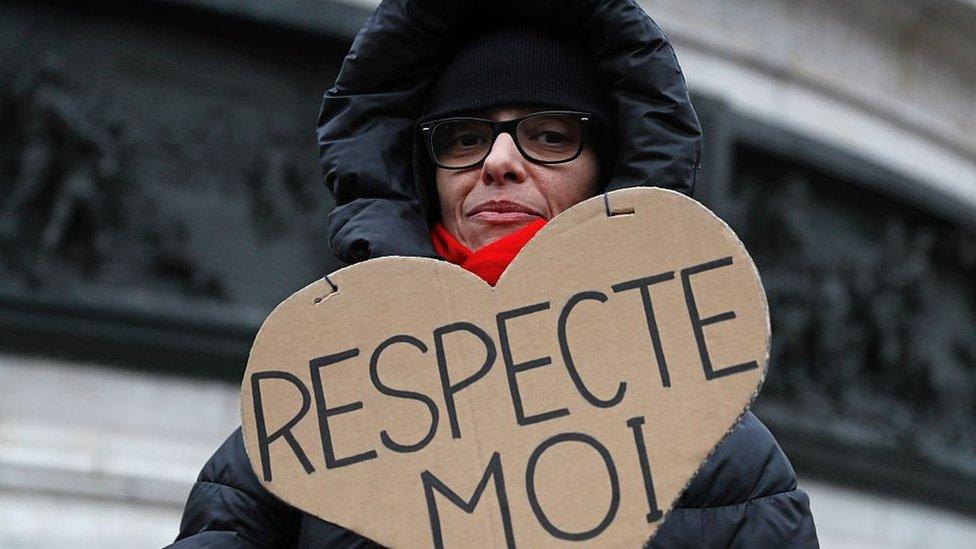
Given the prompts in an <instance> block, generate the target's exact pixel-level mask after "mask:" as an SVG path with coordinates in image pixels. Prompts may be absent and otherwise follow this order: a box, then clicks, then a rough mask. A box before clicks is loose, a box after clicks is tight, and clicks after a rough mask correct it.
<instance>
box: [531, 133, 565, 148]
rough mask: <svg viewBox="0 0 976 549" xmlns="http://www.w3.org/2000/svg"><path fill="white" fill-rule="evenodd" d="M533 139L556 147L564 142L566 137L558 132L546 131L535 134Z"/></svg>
mask: <svg viewBox="0 0 976 549" xmlns="http://www.w3.org/2000/svg"><path fill="white" fill-rule="evenodd" d="M533 139H537V140H539V141H542V142H543V143H546V144H549V145H558V144H560V143H562V142H564V141H566V135H565V134H562V133H559V132H554V131H546V132H539V133H537V134H535V137H533Z"/></svg>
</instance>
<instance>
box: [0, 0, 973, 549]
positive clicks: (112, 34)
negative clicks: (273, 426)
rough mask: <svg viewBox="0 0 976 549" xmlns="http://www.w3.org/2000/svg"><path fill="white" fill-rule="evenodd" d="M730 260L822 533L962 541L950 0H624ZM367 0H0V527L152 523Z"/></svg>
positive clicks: (962, 78) (308, 185)
mask: <svg viewBox="0 0 976 549" xmlns="http://www.w3.org/2000/svg"><path fill="white" fill-rule="evenodd" d="M641 4H642V5H643V6H644V8H645V10H646V11H647V12H648V13H649V14H650V15H651V16H652V17H653V18H654V19H655V20H656V21H657V22H658V23H659V24H660V25H661V27H662V28H663V29H664V31H665V32H666V33H667V34H668V36H669V37H670V38H671V40H672V41H673V43H674V45H675V49H676V50H677V54H678V57H679V59H680V62H681V64H682V66H683V69H684V72H685V75H686V77H687V80H688V83H689V85H690V87H691V90H692V92H693V99H694V102H695V106H696V108H697V109H698V112H699V114H700V116H701V119H702V124H703V127H704V130H705V136H706V146H705V159H706V161H705V167H704V169H703V173H702V177H701V178H700V179H699V185H698V189H697V195H696V196H697V198H698V199H699V200H701V201H703V202H704V203H705V204H707V205H708V206H710V207H711V208H712V209H714V210H715V211H716V212H717V213H718V214H719V215H721V216H722V217H723V218H725V219H726V220H728V221H729V222H730V224H731V225H732V226H733V228H734V229H735V230H736V231H737V232H738V233H739V235H740V236H741V237H742V239H743V240H744V241H745V243H746V246H747V247H748V249H749V250H750V252H751V253H752V255H753V256H754V258H755V260H756V262H757V263H758V265H759V269H760V273H761V274H762V277H763V280H764V283H765V285H766V289H767V292H768V294H769V298H770V306H771V311H772V319H773V334H774V337H773V357H772V362H771V365H770V373H769V376H768V379H767V383H766V386H765V388H764V391H763V394H762V396H761V398H760V400H759V403H758V405H757V407H756V411H757V413H758V415H759V416H760V417H761V418H762V419H763V420H764V421H765V422H766V423H767V424H768V425H769V426H770V428H771V430H772V431H773V432H774V434H775V435H776V437H777V438H778V440H779V441H780V442H781V444H782V445H783V447H784V449H785V451H786V452H787V454H788V455H789V456H790V458H791V459H792V461H793V464H794V465H795V467H796V469H797V472H798V474H799V476H800V482H801V485H802V486H803V487H804V488H805V489H806V490H807V491H808V492H809V494H810V496H811V499H812V505H813V511H814V516H815V519H816V523H817V528H818V531H819V534H820V538H821V542H822V544H823V546H824V547H858V548H860V547H866V548H873V547H878V548H881V547H885V548H909V547H926V548H932V547H976V0H941V1H932V0H857V1H852V0H738V1H735V2H730V1H728V0H655V1H652V2H648V1H644V2H641ZM375 5H376V2H375V1H373V0H130V1H128V2H116V1H107V0H106V1H95V0H90V1H87V2H77V1H76V2H54V1H42V0H32V1H30V2H18V1H10V0H0V547H3V548H19V547H59V548H60V547H120V548H121V547H126V548H129V547H158V546H162V545H165V544H166V543H168V542H169V541H171V540H172V538H173V537H174V536H175V535H176V533H177V530H178V526H179V520H180V515H181V513H182V507H183V503H184V502H185V499H186V496H187V493H188V491H189V488H190V485H191V484H192V482H193V481H194V479H195V478H196V475H197V473H198V471H199V469H200V467H201V466H202V465H203V463H204V462H205V461H206V459H207V458H208V457H209V456H210V454H211V453H212V452H213V450H214V449H215V448H216V447H217V446H218V445H219V444H220V443H221V442H222V441H223V439H224V438H225V437H226V436H227V435H228V434H229V433H230V432H231V430H233V429H234V428H235V426H236V425H237V424H238V421H239V420H238V391H239V385H238V384H239V382H240V377H241V374H242V372H243V368H244V364H245V362H246V357H247V352H248V349H249V346H250V343H251V340H252V338H253V336H254V334H255V332H256V330H257V328H258V326H259V325H260V323H261V321H262V320H263V319H264V317H265V315H266V314H267V313H268V312H270V310H271V308H272V307H273V306H274V305H276V304H277V303H278V302H279V301H280V300H281V299H283V298H285V297H287V296H288V295H289V294H290V293H291V292H293V291H294V290H296V289H298V288H300V287H302V286H304V285H305V284H306V283H308V282H310V281H312V280H314V279H315V278H318V277H320V276H322V275H323V274H324V273H326V272H328V271H330V270H332V269H334V268H336V267H338V264H337V263H336V262H335V260H334V259H333V258H332V257H331V255H330V254H329V252H328V247H327V244H326V242H325V231H324V229H325V215H326V213H327V211H328V210H329V209H330V208H331V207H332V202H331V199H330V197H329V196H328V193H327V191H326V189H325V187H324V186H323V185H322V183H321V181H320V178H319V176H318V172H317V153H316V146H315V122H316V118H317V114H318V108H319V103H320V99H321V95H322V93H324V92H325V90H326V89H328V88H329V87H330V86H331V85H332V82H333V81H334V78H335V76H336V72H337V70H338V68H339V66H340V63H341V61H342V58H343V56H344V55H345V53H346V51H347V50H348V47H349V45H350V43H351V40H352V38H353V37H354V35H355V33H356V31H357V30H358V29H359V27H360V25H361V24H362V23H363V21H364V20H365V19H366V17H368V15H369V13H370V12H371V10H372V8H373V7H375Z"/></svg>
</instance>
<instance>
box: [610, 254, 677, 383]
mask: <svg viewBox="0 0 976 549" xmlns="http://www.w3.org/2000/svg"><path fill="white" fill-rule="evenodd" d="M673 279H674V271H668V272H666V273H661V274H657V275H654V276H647V277H644V278H637V279H634V280H628V281H627V282H621V283H620V284H614V285H613V286H611V289H612V290H613V291H614V292H623V291H627V290H634V289H637V290H640V295H641V303H643V305H644V320H645V321H646V322H647V331H648V333H650V335H651V345H652V346H653V347H654V356H655V357H656V358H657V369H658V372H659V373H660V374H661V385H662V386H664V387H670V386H671V375H670V374H669V373H668V362H667V360H665V358H664V347H663V346H662V345H661V333H660V331H658V328H657V319H656V318H654V305H653V303H652V302H651V286H653V285H655V284H657V283H659V282H665V281H668V280H673Z"/></svg>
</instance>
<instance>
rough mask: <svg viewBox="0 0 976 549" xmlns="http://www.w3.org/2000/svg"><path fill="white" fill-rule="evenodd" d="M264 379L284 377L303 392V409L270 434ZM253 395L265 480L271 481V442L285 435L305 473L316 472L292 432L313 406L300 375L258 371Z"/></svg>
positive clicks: (253, 377)
mask: <svg viewBox="0 0 976 549" xmlns="http://www.w3.org/2000/svg"><path fill="white" fill-rule="evenodd" d="M263 379H283V380H285V381H287V382H289V383H291V384H292V385H294V386H295V387H298V391H299V392H300V393H301V394H302V408H301V410H299V411H298V413H297V414H295V416H294V417H292V418H291V419H289V420H288V422H287V423H285V424H284V425H283V426H281V428H280V429H278V430H277V431H275V432H274V433H271V434H270V435H269V434H268V426H267V425H266V424H265V419H264V403H263V402H262V401H261V380H263ZM251 397H252V398H253V399H254V423H255V424H256V426H257V429H258V449H259V452H260V454H261V472H262V473H263V476H264V481H265V482H271V452H270V450H269V449H270V447H271V443H272V442H274V441H275V440H277V439H278V438H280V437H285V442H287V443H288V446H289V447H290V448H291V451H292V452H294V453H295V457H297V458H298V461H300V462H301V464H302V467H303V468H304V469H305V473H306V474H310V473H313V472H315V468H314V467H312V462H311V461H309V460H308V456H306V455H305V452H304V451H303V450H302V447H301V446H300V445H299V444H298V441H297V440H295V435H293V434H292V432H291V430H292V428H293V427H295V425H296V424H297V423H298V422H299V421H301V419H302V418H303V417H305V414H307V413H308V409H309V408H311V406H312V397H311V396H310V395H309V394H308V388H307V387H305V384H304V383H302V382H301V380H300V379H298V376H296V375H295V374H292V373H289V372H279V371H273V372H258V373H256V374H252V375H251Z"/></svg>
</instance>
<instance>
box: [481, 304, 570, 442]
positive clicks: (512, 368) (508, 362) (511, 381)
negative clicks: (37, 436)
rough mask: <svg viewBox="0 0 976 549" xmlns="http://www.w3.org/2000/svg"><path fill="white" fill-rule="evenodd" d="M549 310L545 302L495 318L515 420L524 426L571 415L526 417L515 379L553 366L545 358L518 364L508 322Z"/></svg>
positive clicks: (561, 411)
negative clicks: (517, 376) (510, 339)
mask: <svg viewBox="0 0 976 549" xmlns="http://www.w3.org/2000/svg"><path fill="white" fill-rule="evenodd" d="M548 308H549V302H548V301H545V302H542V303H536V304H535V305H528V306H526V307H520V308H518V309H512V310H510V311H502V312H500V313H498V315H497V316H496V317H495V319H496V321H497V322H498V341H499V344H500V345H501V348H502V358H503V359H504V360H505V372H506V373H507V374H508V390H509V391H510V392H511V394H512V405H513V406H514V407H515V420H516V421H517V422H518V424H519V425H522V426H524V425H531V424H533V423H539V422H542V421H546V420H550V419H555V418H557V417H562V416H567V415H569V410H567V409H566V408H560V409H558V410H550V411H548V412H543V413H541V414H535V415H533V416H526V415H525V408H524V406H523V405H522V393H521V392H519V386H518V379H516V377H515V375H516V374H518V373H519V372H524V371H526V370H531V369H533V368H539V367H541V366H547V365H549V364H551V363H552V358H550V357H548V356H544V357H541V358H535V359H532V360H529V361H527V362H520V363H518V364H516V363H515V359H514V358H512V348H511V345H510V343H509V341H508V321H509V320H511V319H513V318H517V317H520V316H525V315H529V314H532V313H536V312H539V311H545V310H547V309H548Z"/></svg>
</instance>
